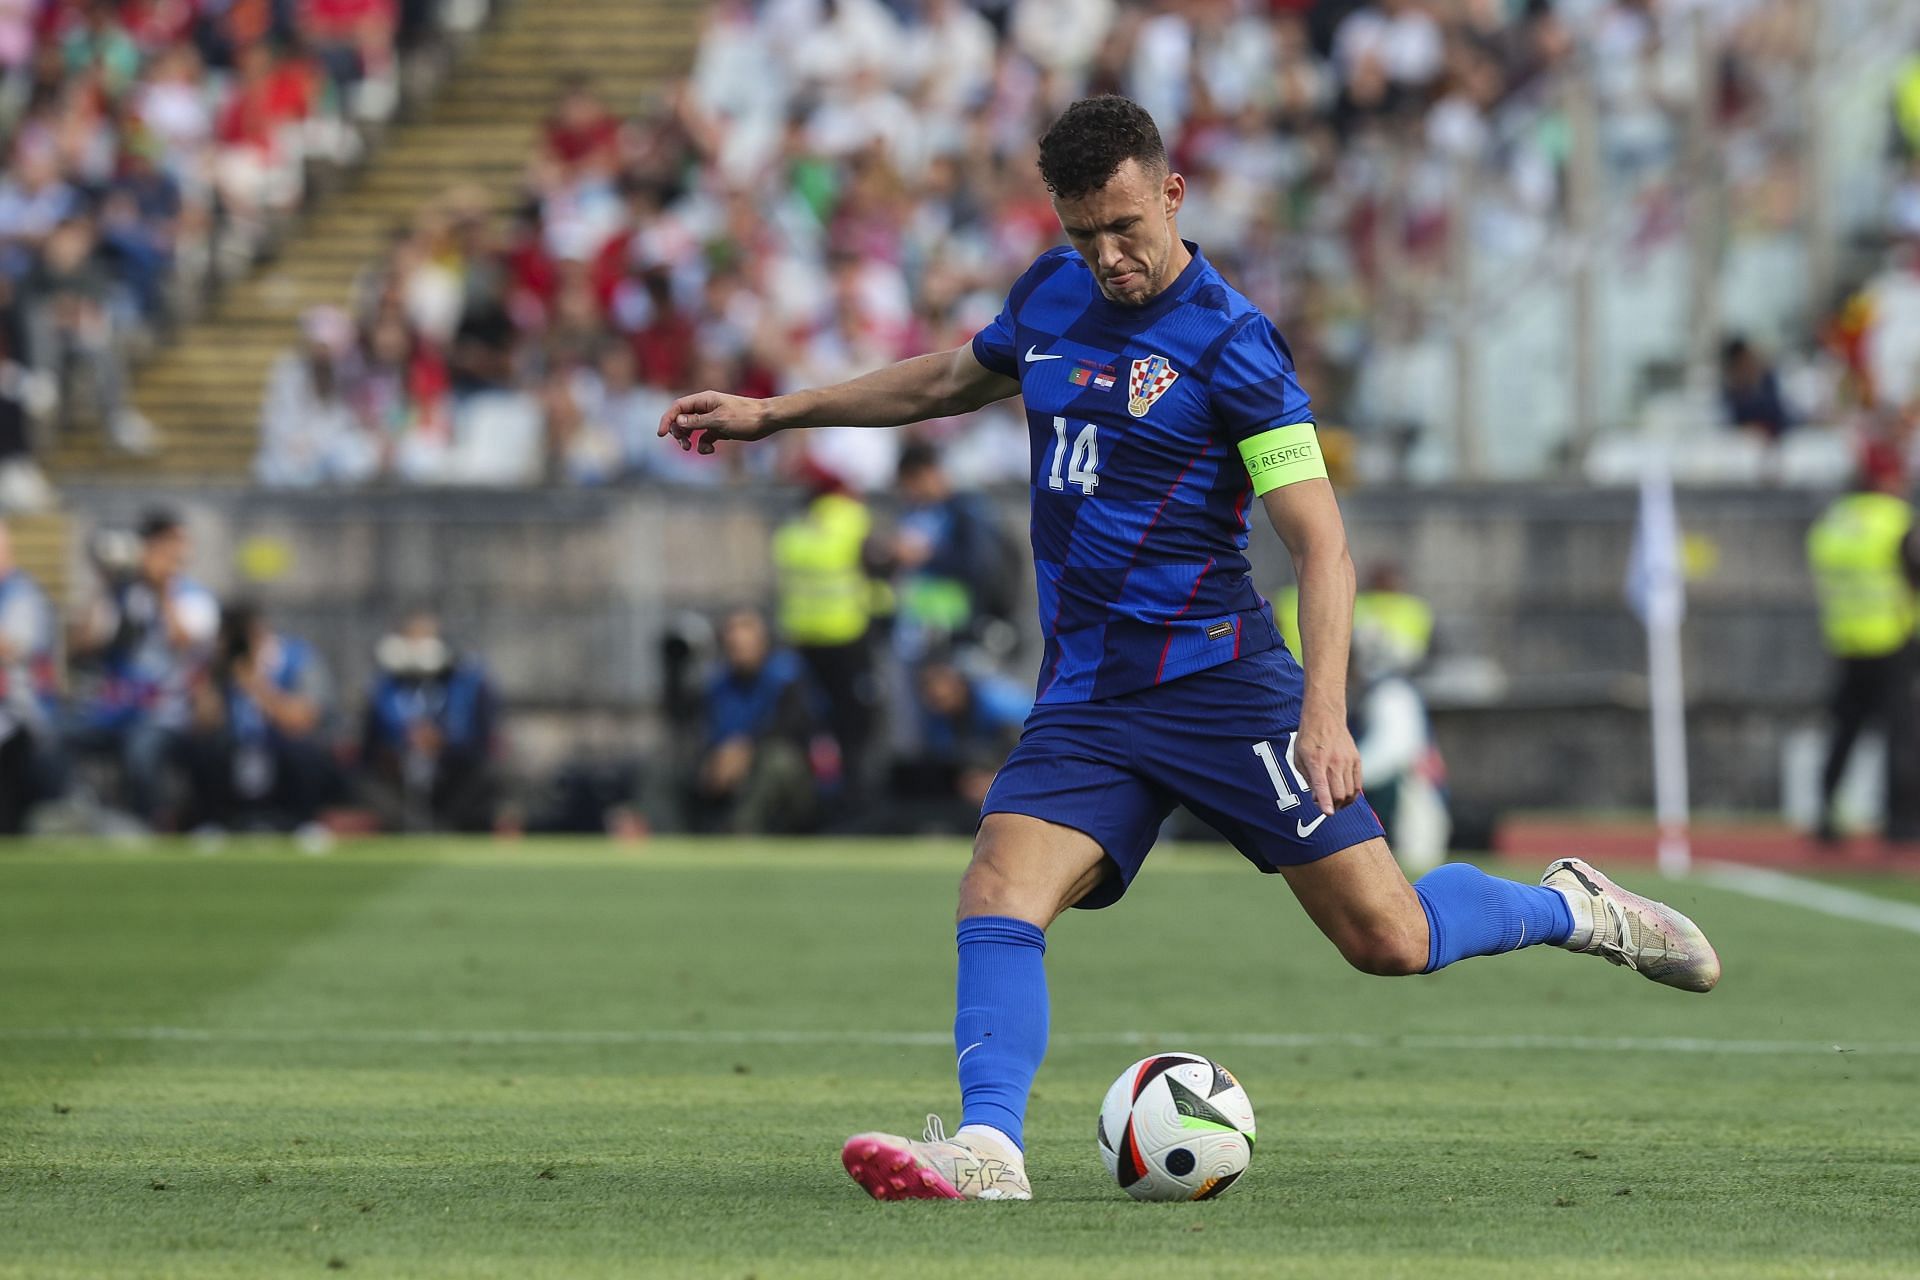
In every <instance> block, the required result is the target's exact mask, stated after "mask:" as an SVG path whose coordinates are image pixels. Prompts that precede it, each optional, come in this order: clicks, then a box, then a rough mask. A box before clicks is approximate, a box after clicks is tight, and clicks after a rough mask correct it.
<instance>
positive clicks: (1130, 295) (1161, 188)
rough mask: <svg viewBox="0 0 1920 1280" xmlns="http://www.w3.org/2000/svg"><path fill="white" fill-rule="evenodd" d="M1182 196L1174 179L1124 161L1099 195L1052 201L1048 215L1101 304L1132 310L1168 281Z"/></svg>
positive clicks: (1183, 187) (1179, 180)
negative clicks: (1055, 219) (1085, 269)
mask: <svg viewBox="0 0 1920 1280" xmlns="http://www.w3.org/2000/svg"><path fill="white" fill-rule="evenodd" d="M1186 193H1187V184H1186V180H1185V179H1184V178H1182V177H1181V176H1180V175H1179V174H1177V173H1167V174H1156V173H1154V172H1153V171H1152V170H1150V169H1143V168H1141V167H1140V162H1139V161H1137V160H1131V159H1129V160H1125V161H1122V162H1121V165H1120V167H1119V168H1118V169H1117V170H1115V171H1114V175H1113V176H1112V177H1111V178H1109V179H1107V185H1105V186H1104V187H1101V188H1100V189H1099V190H1097V191H1093V192H1089V193H1088V194H1086V195H1084V196H1079V197H1076V198H1075V199H1072V200H1063V199H1061V198H1060V197H1059V196H1055V197H1054V200H1053V211H1054V213H1056V214H1058V215H1059V218H1060V226H1061V228H1062V229H1063V230H1064V231H1065V232H1066V233H1067V240H1068V242H1069V243H1071V244H1072V245H1073V247H1074V248H1075V249H1077V250H1079V252H1080V256H1081V257H1082V258H1084V259H1086V263H1087V266H1089V267H1091V268H1092V269H1093V278H1094V279H1095V280H1096V281H1098V282H1099V285H1100V292H1101V293H1103V294H1105V295H1106V298H1107V301H1109V302H1117V303H1119V304H1120V305H1121V306H1123V307H1137V306H1140V305H1142V304H1143V303H1145V302H1146V301H1147V300H1148V299H1150V298H1152V297H1153V296H1154V295H1155V294H1157V293H1159V292H1160V291H1161V290H1162V289H1164V288H1166V287H1167V285H1169V284H1170V283H1172V281H1173V276H1174V274H1175V273H1174V272H1173V271H1171V270H1170V268H1171V267H1172V265H1173V260H1174V246H1176V245H1178V244H1179V243H1180V240H1179V236H1178V234H1177V233H1176V231H1175V228H1174V215H1176V214H1177V213H1179V212H1180V202H1181V201H1182V200H1183V199H1184V198H1185V197H1186Z"/></svg>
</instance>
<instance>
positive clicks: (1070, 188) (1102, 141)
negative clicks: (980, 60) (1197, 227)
mask: <svg viewBox="0 0 1920 1280" xmlns="http://www.w3.org/2000/svg"><path fill="white" fill-rule="evenodd" d="M1128 160H1137V161H1139V163H1140V167H1141V168H1142V169H1145V170H1146V171H1147V172H1149V173H1165V172H1166V169H1167V146H1166V143H1164V142H1162V141H1161V140H1160V130H1159V128H1158V127H1156V126H1155V125H1154V123H1153V117H1152V116H1150V115H1148V114H1147V110H1146V108H1145V107H1142V106H1141V105H1140V104H1139V103H1137V102H1134V101H1132V100H1131V99H1128V98H1123V97H1121V96H1119V95H1118V94H1113V93H1103V94H1101V95H1100V96H1098V97H1095V98H1082V99H1080V101H1078V102H1076V103H1074V104H1073V105H1072V106H1070V107H1068V108H1067V109H1066V110H1065V111H1063V112H1062V113H1061V114H1060V118H1059V119H1058V120H1055V121H1054V122H1053V127H1052V128H1050V129H1048V130H1047V131H1046V133H1045V134H1044V135H1043V136H1042V137H1041V139H1040V177H1041V179H1042V180H1043V181H1044V182H1045V183H1046V184H1047V190H1049V191H1051V192H1053V194H1054V195H1056V196H1059V197H1060V198H1061V199H1063V200H1077V199H1079V198H1080V197H1081V196H1084V195H1086V194H1088V193H1089V192H1093V191H1098V190H1099V189H1100V188H1101V187H1104V186H1105V185H1107V180H1108V179H1110V178H1112V177H1113V175H1114V174H1115V173H1116V172H1118V171H1119V168H1120V166H1121V165H1122V164H1124V163H1125V162H1126V161H1128Z"/></svg>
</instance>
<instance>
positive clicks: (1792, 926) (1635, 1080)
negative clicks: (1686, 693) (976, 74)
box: [0, 841, 1920, 1280]
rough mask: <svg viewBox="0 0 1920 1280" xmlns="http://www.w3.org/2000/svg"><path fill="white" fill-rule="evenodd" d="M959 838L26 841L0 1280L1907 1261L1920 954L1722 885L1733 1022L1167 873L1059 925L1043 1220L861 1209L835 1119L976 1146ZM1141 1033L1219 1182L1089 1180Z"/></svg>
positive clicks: (1, 974)
mask: <svg viewBox="0 0 1920 1280" xmlns="http://www.w3.org/2000/svg"><path fill="white" fill-rule="evenodd" d="M963 858H964V851H963V849H962V848H961V847H960V846H959V845H957V844H944V843H941V844H900V843H882V844H851V845H833V844H824V843H803V844H784V845H781V844H742V845H726V844H705V845H697V844H680V843H673V842H667V841H660V842H656V843H654V844H652V845H650V846H646V847H645V848H644V849H643V851H642V852H639V853H637V854H630V853H625V852H621V851H619V850H615V849H611V848H609V847H607V846H605V845H601V844H597V843H581V844H525V845H517V846H499V845H488V844H467V843H458V842H448V843H422V844H413V845H406V844H368V845H364V846H352V847H349V848H346V849H343V850H342V851H340V852H339V853H336V854H335V855H334V856H332V857H329V858H324V859H315V858H303V857H301V856H299V855H298V854H296V853H293V852H291V851H288V850H286V849H284V848H283V847H281V846H277V845H258V846H248V845H242V844H236V845H233V846H230V847H229V848H228V849H227V850H226V851H225V852H223V853H222V854H220V855H219V856H213V857H207V856H197V855H196V854H195V853H194V852H193V851H192V850H191V849H188V848H185V847H164V846H163V847H161V848H160V849H159V850H158V851H149V852H115V851H112V850H107V849H89V848H85V847H72V848H50V847H45V846H41V847H35V846H32V845H26V846H17V847H15V848H14V849H11V850H6V851H3V852H0V1276H4V1277H22V1278H24V1277H32V1278H34V1280H43V1278H44V1280H55V1278H60V1277H76V1278H77V1277H88V1278H92V1277H107V1276H129V1277H131V1276H139V1277H164V1276H179V1277H193V1278H194V1280H201V1278H203V1277H257V1276H321V1275H332V1274H339V1273H342V1272H344V1273H345V1274H348V1275H365V1276H409V1277H412V1276H419V1277H462V1278H468V1277H494V1276H498V1277H513V1278H514V1280H529V1278H536V1277H568V1278H574V1277H599V1276H656V1275H657V1276H673V1277H680V1276H686V1277H733V1278H735V1280H738V1278H739V1277H745V1276H754V1277H758V1278H760V1280H772V1278H774V1277H816V1276H817V1277H827V1276H834V1277H840V1276H853V1277H862V1276H875V1277H878V1276H886V1277H896V1276H949V1275H950V1276H968V1277H975V1276H1027V1275H1040V1276H1055V1275H1058V1276H1085V1277H1100V1278H1101V1280H1111V1278H1112V1277H1115V1276H1130V1275H1152V1276H1170V1275H1177V1276H1263V1277H1264V1276H1302V1277H1367V1278H1368V1280H1372V1278H1375V1277H1394V1276H1405V1277H1420V1278H1421V1280H1425V1278H1427V1277H1475V1278H1476V1280H1477V1278H1479V1277H1516V1278H1517V1277H1527V1278H1528V1280H1535V1278H1537V1277H1560V1276H1564V1277H1579V1278H1580V1280H1595V1278H1597V1277H1613V1276H1618V1277H1634V1278H1635V1280H1645V1278H1647V1277H1668V1276H1672V1277H1688V1278H1692V1277H1727V1278H1729V1280H1731V1278H1734V1277H1739V1278H1741V1280H1746V1278H1749V1277H1772V1276H1807V1277H1815V1276H1842V1277H1855V1276H1916V1275H1920V935H1915V934H1912V933H1906V932H1902V931H1900V930H1898V929H1894V928H1890V927H1887V926H1884V925H1875V924H1866V923H1855V922H1849V921H1844V920H1838V919H1833V918H1830V917H1828V916H1824V915H1820V914H1816V913H1815V912H1812V911H1809V910H1806V909H1803V908H1801V907H1798V906H1795V905H1789V904H1778V903H1769V902H1761V901H1755V900H1751V899H1748V898H1744V897H1740V896H1736V895H1734V894H1732V893H1729V892H1727V891H1725V890H1721V889H1715V888H1710V887H1707V886H1705V885H1703V884H1668V885H1658V884H1654V886H1653V887H1655V888H1656V889H1658V891H1659V892H1661V893H1664V894H1666V895H1667V896H1669V897H1670V899H1671V900H1673V901H1674V902H1675V903H1676V904H1677V905H1680V906H1682V907H1683V909H1685V910H1688V911H1690V912H1692V913H1693V914H1694V915H1695V916H1696V918H1697V919H1699V920H1700V921H1701V922H1702V923H1703V924H1704V925H1705V926H1706V928H1707V929H1708V931H1709V932H1710V933H1711V934H1712V935H1713V936H1714V938H1715V939H1716V941H1717V942H1718V944H1719V946H1720V950H1721V954H1722V956H1723V957H1724V959H1725V962H1726V978H1725V981H1724V982H1723V983H1722V986H1721V989H1720V990H1719V991H1717V992H1715V993H1714V994H1712V995H1710V996H1705V997H1701V996H1695V995H1689V994H1684V993H1681V992H1676V991H1669V990H1667V989H1664V988H1660V987H1655V986H1653V985H1652V984H1649V983H1646V982H1643V981H1641V980H1640V979H1638V978H1636V977H1634V976H1633V975H1632V974H1629V973H1624V972H1621V971H1619V970H1615V969H1613V968H1610V967H1609V966H1607V965H1604V964H1601V963H1599V962H1597V961H1595V960H1592V959H1587V958H1583V957H1572V956H1567V955H1564V954H1560V953H1558V952H1553V951H1546V950H1538V951H1531V952H1528V953H1525V954H1522V955H1517V956H1507V957H1500V958H1495V959H1489V960H1477V961H1470V962H1468V963H1466V964H1463V965H1460V966H1458V967H1457V968H1454V969H1451V970H1449V971H1447V972H1446V973H1443V974H1440V975H1438V976H1436V977H1432V978H1424V979H1394V980H1387V979H1379V978H1368V977H1365V976H1362V975H1360V974H1357V973H1354V972H1351V971H1349V970H1348V969H1346V968H1345V967H1344V965H1343V964H1342V963H1341V961H1340V960H1339V958H1338V956H1337V955H1336V954H1335V953H1334V952H1333V950H1332V949H1331V948H1330V947H1329V946H1328V945H1327V944H1326V943H1325V942H1323V941H1322V940H1321V939H1320V938H1319V936H1318V935H1317V934H1316V933H1315V932H1314V931H1313V930H1312V928H1311V926H1310V925H1308V923H1307V922H1306V920H1305V918H1304V917H1303V916H1302V914H1301V912H1300V910H1299V908H1298V907H1297V906H1296V905H1294V903H1293V901H1292V899H1291V898H1290V896H1289V895H1288V894H1287V892H1286V889H1285V886H1284V885H1283V884H1282V883H1281V882H1280V881H1279V880H1278V879H1277V878H1263V877H1259V876H1256V875H1255V874H1253V873H1252V872H1251V871H1249V870H1248V869H1246V868H1245V867H1244V865H1243V864H1241V863H1240V862H1239V861H1238V860H1237V859H1235V858H1232V857H1230V856H1223V855H1220V854H1217V853H1214V852H1210V851H1188V850H1174V851H1162V852H1161V853H1160V854H1157V855H1156V856H1155V860H1154V861H1153V862H1152V863H1150V864H1149V866H1148V868H1147V871H1146V873H1145V874H1144V875H1143V876H1142V878H1141V880H1140V882H1139V883H1138V884H1137V885H1136V886H1135V888H1134V891H1133V892H1132V893H1131V894H1130V895H1129V897H1128V898H1127V900H1126V901H1125V902H1123V903H1122V904H1121V905H1120V906H1118V907H1116V908H1114V909H1112V910H1109V911H1105V912H1098V913H1073V914H1072V915H1071V916H1070V917H1069V918H1068V919H1066V920H1065V921H1063V922H1062V923H1061V924H1060V925H1059V926H1058V927H1056V929H1055V930H1054V932H1053V936H1052V939H1051V946H1050V949H1049V955H1048V969H1049V975H1050V980H1051V984H1052V990H1053V999H1054V1034H1055V1041H1054V1047H1053V1051H1052V1053H1051V1055H1050V1057H1049V1059H1048V1061H1047V1064H1046V1066H1045V1068H1044V1069H1043V1071H1042V1072H1041V1075H1040V1079H1039V1082H1038V1085H1037V1096H1036V1099H1035V1102H1034V1111H1033V1117H1032V1121H1031V1124H1030V1127H1029V1130H1028V1134H1029V1143H1030V1149H1029V1167H1030V1171H1031V1173H1032V1176H1033V1180H1034V1186H1035V1192H1036V1195H1037V1196H1039V1197H1040V1198H1039V1199H1037V1200H1036V1201H1035V1202H1033V1203H1031V1204H1016V1205H992V1204H947V1203H917V1204H894V1205H883V1204H876V1203H874V1202H872V1201H870V1200H868V1199H867V1198H866V1197H865V1196H864V1195H863V1194H862V1193H861V1192H860V1191H859V1190H858V1189H857V1188H856V1187H855V1186H854V1185H853V1183H852V1182H851V1181H849V1180H848V1179H847V1178H846V1176H845V1174H844V1173H843V1172H842V1171H841V1169H840V1167H839V1160H838V1151H839V1145H840V1142H841V1140H842V1139H843V1138H844V1137H845V1135H847V1134H848V1133H850V1132H853V1131H856V1130H860V1129H867V1128H876V1127H882V1128H891V1129H894V1130H905V1131H909V1132H912V1133H915V1134H917V1133H918V1130H919V1127H920V1123H921V1117H922V1115H923V1114H924V1113H925V1112H928V1111H934V1110H937V1111H940V1112H942V1113H943V1114H945V1115H946V1116H947V1117H948V1119H949V1121H950V1122H957V1119H958V1116H957V1110H958V1107H957V1098H956V1092H955V1088H954V1085H953V1080H952V1049H951V1046H950V1045H948V1044H947V1043H946V1028H947V1024H948V1021H949V1018H950V1016H951V1011H950V1000H951V986H952V965H953V959H952V932H951V912H952V906H953V887H954V883H955V880H956V877H957V875H958V872H959V869H960V866H961V864H962V861H963ZM1534 870H1536V871H1537V868H1535V869H1534ZM1621 878H1622V879H1623V880H1625V881H1626V882H1627V883H1629V884H1632V885H1642V884H1649V883H1651V882H1650V880H1649V877H1648V876H1647V875H1645V874H1642V873H1634V872H1626V873H1623V874H1622V877H1621ZM1890 892H1891V893H1892V894H1895V895H1898V894H1900V893H1901V892H1902V891H1901V890H1898V889H1891V888H1890ZM1906 892H1907V894H1908V896H1911V891H1910V890H1909V891H1906ZM1133 1033H1139V1037H1140V1038H1137V1039H1134V1038H1130V1037H1131V1036H1132V1034H1133ZM1154 1049H1191V1050H1194V1051H1197V1052H1201V1053H1206V1054H1210V1055H1212V1056H1215V1057H1217V1058H1219V1059H1220V1060H1221V1061H1223V1062H1225V1063H1227V1064H1228V1065H1229V1066H1230V1067H1232V1069H1233V1070H1234V1071H1235V1072H1236V1073H1237V1074H1238V1075H1239V1076H1240V1078H1241V1079H1242V1081H1244V1082H1245V1084H1246V1086H1247V1089H1248V1092H1249V1093H1250V1095H1251V1096H1252V1098H1253V1102H1254V1107H1255V1109H1256V1111H1257V1113H1258V1116H1259V1121H1260V1143H1259V1147H1258V1149H1257V1151H1256V1153H1255V1157H1254V1163H1253V1167H1252V1169H1251V1170H1250V1171H1249V1173H1248V1174H1247V1176H1246V1177H1245V1178H1243V1179H1242V1180H1241V1181H1240V1183H1239V1185H1238V1186H1236V1187H1235V1188H1233V1190H1232V1191H1231V1192H1229V1193H1228V1194H1227V1195H1226V1196H1224V1197H1223V1198H1221V1199H1220V1200H1217V1201H1213V1202H1209V1203H1205V1204H1183V1205H1140V1204H1134V1203H1133V1202H1131V1201H1129V1200H1127V1199H1126V1198H1125V1196H1124V1195H1122V1193H1121V1192H1120V1191H1119V1190H1117V1189H1116V1188H1114V1187H1113V1186H1111V1185H1110V1184H1109V1183H1108V1182H1107V1180H1106V1178H1105V1175H1104V1173H1103V1172H1102V1170H1101V1168H1100V1164H1099V1159H1098V1155H1097V1153H1096V1151H1095V1148H1094V1140H1093V1128H1094V1114H1095V1111H1096V1109H1097V1107H1098V1105H1099V1099H1100V1096H1101V1093H1102V1091H1103V1089H1104V1088H1105V1086H1106V1085H1107V1083H1108V1082H1109V1081H1110V1080H1111V1079H1112V1077H1113V1076H1114V1075H1115V1074H1116V1073H1117V1072H1118V1071H1119V1070H1120V1068H1121V1067H1123V1066H1125V1065H1126V1064H1127V1063H1128V1062H1130V1061H1132V1060H1133V1059H1135V1058H1137V1057H1140V1056H1142V1055H1143V1054H1145V1053H1146V1052H1148V1051H1150V1050H1154Z"/></svg>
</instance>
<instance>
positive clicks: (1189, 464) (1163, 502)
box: [1133, 440, 1213, 556]
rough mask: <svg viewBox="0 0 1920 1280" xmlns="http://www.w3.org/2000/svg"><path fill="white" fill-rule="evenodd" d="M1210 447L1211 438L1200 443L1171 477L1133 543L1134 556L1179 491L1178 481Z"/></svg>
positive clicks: (1138, 552)
mask: <svg viewBox="0 0 1920 1280" xmlns="http://www.w3.org/2000/svg"><path fill="white" fill-rule="evenodd" d="M1212 447H1213V442H1212V441H1211V440H1209V441H1208V442H1207V443H1205V444H1203V445H1201V446H1200V452H1198V453H1196V454H1194V455H1193V456H1192V457H1191V458H1188V459H1187V465H1186V466H1184V467H1182V468H1180V474H1179V475H1177V476H1175V477H1174V478H1173V484H1172V485H1171V486H1169V487H1168V489H1167V494H1166V496H1165V497H1164V498H1162V499H1160V505H1159V506H1157V507H1155V508H1154V509H1153V519H1151V520H1149V521H1147V527H1146V528H1144V529H1142V530H1141V531H1140V540H1139V541H1138V542H1136V543H1134V544H1133V554H1134V555H1135V556H1138V555H1139V554H1140V548H1141V547H1143V546H1145V545H1146V543H1147V535H1148V534H1150V533H1152V532H1153V526H1155V525H1157V524H1159V523H1160V513H1161V512H1162V511H1165V510H1166V509H1167V504H1168V503H1169V502H1172V501H1173V495H1174V494H1176V493H1178V492H1179V491H1180V482H1181V481H1182V480H1185V479H1186V478H1187V472H1189V471H1191V470H1193V464H1194V463H1196V462H1198V461H1200V459H1202V458H1204V457H1206V456H1207V450H1209V449H1211V448H1212Z"/></svg>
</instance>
